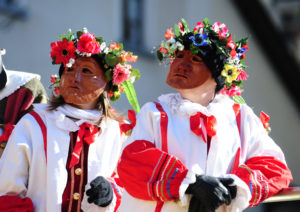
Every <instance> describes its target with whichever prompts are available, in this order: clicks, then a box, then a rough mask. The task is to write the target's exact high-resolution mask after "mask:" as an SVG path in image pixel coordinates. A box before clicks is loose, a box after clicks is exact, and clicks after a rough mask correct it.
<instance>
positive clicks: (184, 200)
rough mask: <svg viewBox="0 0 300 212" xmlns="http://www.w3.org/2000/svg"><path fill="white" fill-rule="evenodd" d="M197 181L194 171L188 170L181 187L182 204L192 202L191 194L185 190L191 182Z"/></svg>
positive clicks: (180, 203)
mask: <svg viewBox="0 0 300 212" xmlns="http://www.w3.org/2000/svg"><path fill="white" fill-rule="evenodd" d="M195 182H196V175H195V174H194V173H193V172H192V171H188V173H187V175H186V177H185V178H184V179H183V181H182V183H181V185H180V187H179V200H180V201H179V202H178V204H179V205H180V206H182V207H183V206H186V205H188V204H189V202H190V198H191V195H189V194H186V193H185V191H186V189H187V188H188V186H189V185H190V184H191V183H195Z"/></svg>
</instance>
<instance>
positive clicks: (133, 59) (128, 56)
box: [121, 52, 138, 62]
mask: <svg viewBox="0 0 300 212" xmlns="http://www.w3.org/2000/svg"><path fill="white" fill-rule="evenodd" d="M121 57H122V61H123V62H136V61H137V59H138V56H136V55H132V53H128V52H125V53H123V54H121Z"/></svg>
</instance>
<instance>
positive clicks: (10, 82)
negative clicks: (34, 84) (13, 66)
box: [0, 70, 41, 100]
mask: <svg viewBox="0 0 300 212" xmlns="http://www.w3.org/2000/svg"><path fill="white" fill-rule="evenodd" d="M6 75H7V83H6V85H5V87H4V88H3V89H2V90H1V91H0V100H1V99H4V98H5V97H8V96H9V95H10V94H12V93H13V92H15V91H16V90H18V89H19V88H20V87H21V86H22V85H24V84H26V83H27V82H29V81H30V80H32V79H33V78H37V79H38V80H40V78H41V77H40V75H38V74H33V73H27V72H21V71H11V70H6Z"/></svg>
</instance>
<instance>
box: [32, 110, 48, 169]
mask: <svg viewBox="0 0 300 212" xmlns="http://www.w3.org/2000/svg"><path fill="white" fill-rule="evenodd" d="M29 114H30V115H32V116H33V118H35V120H36V121H37V123H38V124H39V125H40V128H41V130H42V134H43V140H44V150H45V158H46V164H47V128H46V125H45V124H44V121H43V120H42V118H41V117H40V115H39V114H38V113H37V112H35V111H34V110H32V111H31V112H29Z"/></svg>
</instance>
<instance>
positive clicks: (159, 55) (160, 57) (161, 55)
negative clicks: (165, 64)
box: [156, 50, 164, 61]
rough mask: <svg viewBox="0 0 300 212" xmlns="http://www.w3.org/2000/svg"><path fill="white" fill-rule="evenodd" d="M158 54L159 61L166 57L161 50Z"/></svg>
mask: <svg viewBox="0 0 300 212" xmlns="http://www.w3.org/2000/svg"><path fill="white" fill-rule="evenodd" d="M156 56H157V58H158V59H159V61H162V60H163V59H164V56H163V54H162V53H161V52H160V51H159V50H157V51H156Z"/></svg>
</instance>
